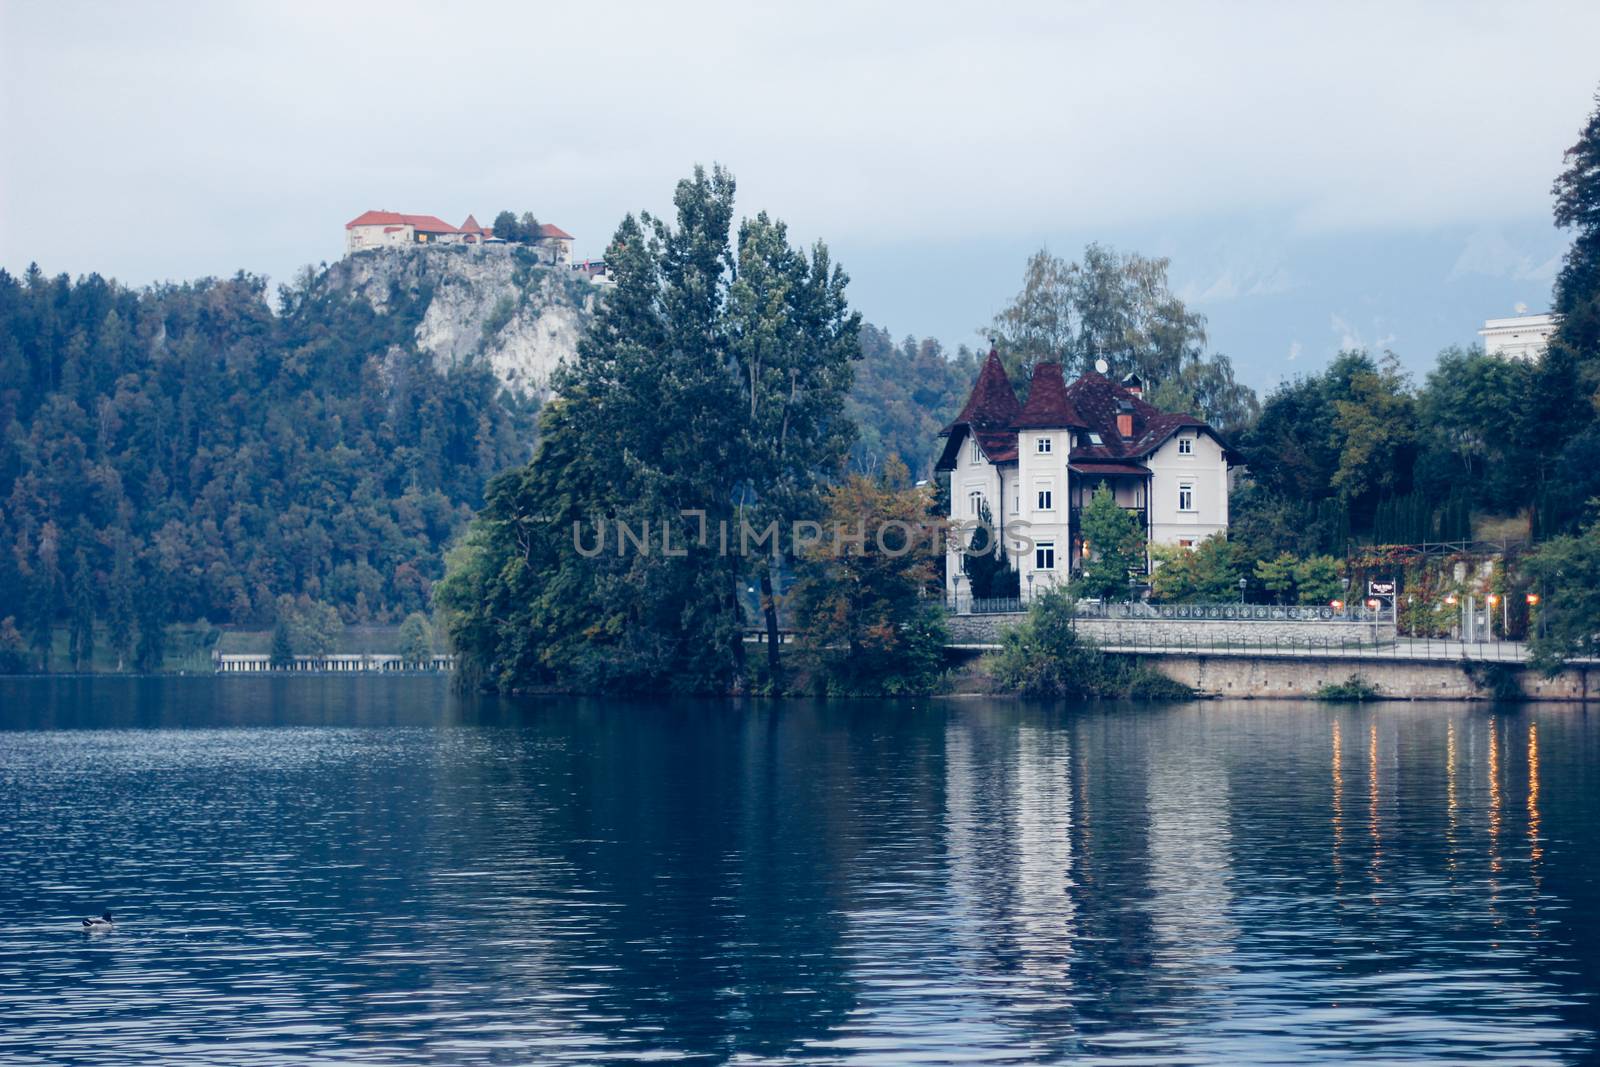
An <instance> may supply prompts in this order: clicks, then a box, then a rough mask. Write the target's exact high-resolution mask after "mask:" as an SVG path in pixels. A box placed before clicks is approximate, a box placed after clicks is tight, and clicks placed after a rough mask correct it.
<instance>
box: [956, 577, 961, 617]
mask: <svg viewBox="0 0 1600 1067" xmlns="http://www.w3.org/2000/svg"><path fill="white" fill-rule="evenodd" d="M955 586H956V614H957V615H960V614H961V572H960V571H957V572H956V580H955Z"/></svg>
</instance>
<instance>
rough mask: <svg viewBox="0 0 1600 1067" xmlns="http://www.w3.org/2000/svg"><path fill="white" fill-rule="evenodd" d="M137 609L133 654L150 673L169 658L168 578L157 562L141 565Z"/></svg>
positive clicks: (139, 663) (146, 671)
mask: <svg viewBox="0 0 1600 1067" xmlns="http://www.w3.org/2000/svg"><path fill="white" fill-rule="evenodd" d="M141 570H142V571H143V573H142V574H141V576H140V582H139V593H138V598H137V600H136V609H135V610H136V612H137V614H138V619H139V645H138V647H137V649H135V653H134V665H135V666H137V667H138V669H139V670H140V671H143V672H144V673H146V674H151V673H154V672H156V671H159V670H161V668H162V667H163V666H164V665H165V664H166V657H167V620H168V618H169V616H168V614H167V612H168V601H167V580H166V576H165V574H163V573H162V570H161V568H160V566H159V564H157V563H156V562H154V561H146V563H145V565H144V566H143V567H141Z"/></svg>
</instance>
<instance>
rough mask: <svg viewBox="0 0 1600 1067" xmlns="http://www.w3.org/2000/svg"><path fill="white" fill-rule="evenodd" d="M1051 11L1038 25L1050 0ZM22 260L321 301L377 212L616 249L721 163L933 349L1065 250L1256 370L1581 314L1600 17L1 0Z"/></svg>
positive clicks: (5, 101)
mask: <svg viewBox="0 0 1600 1067" xmlns="http://www.w3.org/2000/svg"><path fill="white" fill-rule="evenodd" d="M1013 8H1015V9H1013ZM0 12H3V15H0V92H3V98H0V106H3V115H0V122H3V129H0V134H3V136H4V144H5V146H6V147H5V151H4V155H3V161H0V265H3V266H5V267H6V268H8V269H10V270H13V271H16V270H19V269H21V268H23V267H25V266H26V265H27V264H28V263H29V262H30V261H34V260H37V261H38V262H39V264H40V265H41V266H42V267H43V268H44V269H46V270H48V271H52V272H54V271H67V272H69V273H72V274H80V273H85V272H88V271H99V272H101V273H103V274H107V275H112V276H115V277H117V278H119V279H122V280H124V281H126V282H130V283H141V284H142V283H145V282H149V281H152V280H157V279H177V278H186V277H192V276H197V275H202V274H226V273H232V272H233V271H235V270H238V269H241V268H243V269H246V270H251V271H256V272H264V273H267V274H269V275H271V276H273V277H274V278H277V279H284V278H287V277H288V276H289V274H290V273H292V271H293V270H294V269H295V268H296V267H297V266H299V265H300V264H303V263H306V262H316V261H319V260H325V259H332V258H334V257H336V256H338V255H339V254H340V252H341V250H342V239H343V229H342V227H343V224H344V222H345V221H347V220H348V219H349V218H351V217H353V216H354V215H356V214H358V213H359V212H361V211H362V210H365V209H367V208H376V207H385V208H390V209H395V210H405V211H414V212H427V213H432V214H438V215H441V216H443V217H444V218H446V219H447V220H449V221H451V222H459V221H461V219H462V218H463V217H464V216H465V215H466V214H467V213H468V212H473V213H476V215H477V216H478V218H479V219H480V220H481V221H484V222H488V221H489V220H490V218H491V217H492V216H493V215H494V213H495V212H496V211H498V210H500V209H501V208H506V207H510V208H515V209H517V210H523V209H531V210H533V211H534V212H535V213H536V214H537V215H538V216H539V217H540V218H541V219H543V220H547V221H552V222H556V223H558V224H559V225H561V226H563V227H564V228H566V229H568V230H570V231H571V232H573V233H574V234H576V235H577V238H578V242H577V245H578V247H577V251H578V254H579V255H580V256H584V255H598V254H600V253H601V251H602V250H603V248H604V245H605V242H606V238H607V237H608V236H609V234H610V233H611V231H612V230H613V228H614V227H615V225H616V223H617V221H618V219H619V218H620V217H621V215H622V214H623V213H624V212H626V211H629V210H636V209H638V208H651V209H661V208H663V207H665V206H666V205H667V203H668V201H669V198H670V194H671V188H672V184H673V182H674V181H675V180H676V179H677V178H679V177H680V176H682V175H683V174H684V173H686V172H687V171H688V170H689V168H690V167H691V166H692V165H693V164H694V163H695V162H707V163H709V162H711V161H720V162H722V163H725V164H727V165H728V166H729V167H730V168H732V170H733V171H734V173H735V174H736V175H737V177H738V179H739V183H740V207H741V210H742V211H744V212H746V213H753V212H754V211H756V210H758V209H761V208H765V209H768V210H770V211H772V212H774V213H775V214H777V215H778V216H780V217H782V218H784V219H787V220H788V221H789V223H790V224H791V227H792V228H793V229H794V230H795V231H796V232H797V233H798V234H799V235H801V236H803V237H805V238H807V239H810V238H815V237H820V238H823V239H825V240H827V241H828V242H829V244H830V245H831V246H832V247H833V249H834V252H835V254H836V256H837V257H838V258H839V259H840V260H842V261H843V263H844V264H845V266H846V268H847V269H848V270H849V271H850V272H851V274H852V276H853V278H854V284H853V286H852V291H853V294H854V300H855V303H856V304H857V306H858V307H860V308H861V310H862V311H863V312H864V313H865V314H866V315H867V317H868V318H869V319H870V320H872V321H875V322H880V323H882V324H883V325H885V326H887V327H889V328H890V329H892V330H894V331H895V332H896V333H908V332H909V333H917V334H932V335H935V336H938V337H940V338H942V339H943V340H945V341H946V342H947V343H950V344H954V343H957V342H961V341H972V340H974V339H975V338H976V336H977V335H976V334H975V332H974V330H975V328H976V327H977V326H978V325H979V324H981V323H983V322H985V321H987V320H988V319H989V318H990V316H991V315H992V314H993V313H994V311H995V310H996V309H997V308H998V307H1000V306H1001V305H1002V304H1003V303H1004V302H1005V300H1006V299H1007V297H1008V296H1009V295H1010V294H1011V293H1012V292H1014V291H1015V289H1016V288H1017V285H1018V282H1019V279H1020V273H1021V268H1022V261H1023V259H1024V257H1025V256H1026V254H1027V253H1028V251H1029V250H1031V249H1033V248H1036V247H1038V246H1039V245H1040V244H1042V243H1048V244H1049V245H1050V246H1051V247H1052V248H1053V249H1055V250H1057V251H1059V252H1062V253H1068V254H1075V253H1076V252H1077V250H1078V249H1080V248H1081V246H1082V244H1083V243H1085V242H1086V241H1089V240H1102V241H1107V242H1110V243H1113V244H1116V245H1118V246H1119V247H1124V248H1135V249H1138V250H1141V251H1145V252H1147V253H1151V254H1163V255H1169V256H1171V257H1172V259H1173V277H1174V282H1175V284H1177V285H1178V286H1180V287H1181V289H1182V291H1183V292H1184V293H1185V295H1186V296H1187V297H1189V298H1190V299H1192V300H1194V301H1195V303H1196V304H1197V306H1199V307H1200V309H1201V310H1203V311H1205V312H1206V313H1207V314H1208V315H1209V316H1210V318H1211V322H1212V341H1213V344H1214V346H1215V347H1217V348H1219V349H1221V350H1224V351H1228V352H1230V353H1231V354H1232V355H1233V356H1234V357H1235V359H1236V360H1237V361H1238V362H1239V363H1240V364H1241V366H1243V367H1244V368H1245V369H1246V372H1247V377H1248V378H1249V379H1250V380H1252V381H1253V382H1254V383H1255V384H1257V385H1263V386H1264V385H1268V384H1270V383H1271V381H1272V380H1273V379H1274V378H1276V377H1277V376H1278V375H1280V374H1284V373H1298V372H1301V371H1304V370H1308V369H1315V367H1316V366H1318V365H1320V364H1321V363H1322V362H1323V361H1325V359H1326V357H1327V355H1328V354H1330V353H1331V352H1332V351H1333V350H1335V349H1336V348H1337V347H1338V346H1339V345H1340V344H1341V343H1345V342H1347V341H1354V342H1358V343H1365V344H1380V343H1388V344H1392V345H1394V346H1396V347H1397V348H1398V349H1399V350H1401V351H1402V353H1403V354H1404V355H1405V356H1406V358H1407V360H1408V362H1410V363H1411V364H1412V365H1413V366H1416V367H1419V368H1420V367H1423V366H1425V365H1426V364H1427V363H1428V362H1429V361H1431V357H1432V354H1433V352H1434V351H1435V350H1436V349H1437V348H1438V347H1440V346H1441V345H1443V344H1447V343H1453V342H1461V343H1466V342H1469V341H1471V340H1472V339H1473V337H1474V334H1473V331H1474V329H1475V328H1476V327H1477V325H1479V324H1480V323H1481V320H1482V319H1483V318H1484V317H1485V316H1487V315H1498V314H1508V313H1510V310H1511V305H1512V304H1513V303H1515V302H1517V301H1522V302H1526V303H1528V304H1530V305H1532V306H1533V307H1535V308H1536V309H1538V308H1543V307H1544V306H1545V305H1546V303H1547V301H1548V293H1549V282H1550V277H1551V275H1552V273H1553V271H1554V269H1555V266H1556V265H1557V264H1558V262H1559V260H1558V257H1559V253H1560V251H1561V249H1562V247H1563V241H1562V239H1561V237H1560V235H1559V234H1557V233H1556V232H1555V231H1554V230H1553V229H1551V227H1550V224H1549V187H1550V182H1551V180H1552V178H1553V177H1554V175H1555V174H1556V172H1557V171H1558V169H1559V168H1560V163H1561V152H1562V150H1563V149H1564V148H1565V147H1566V146H1567V145H1568V144H1570V143H1571V142H1572V140H1573V139H1574V138H1575V135H1576V132H1577V130H1578V128H1579V126H1580V125H1581V123H1582V122H1583V119H1584V116H1585V115H1586V114H1587V113H1588V111H1589V110H1590V109H1591V107H1592V106H1593V94H1594V92H1595V89H1596V85H1597V83H1600V61H1597V59H1596V56H1597V55H1600V50H1597V49H1596V47H1595V45H1596V42H1597V41H1600V6H1597V5H1594V4H1592V3H1588V4H1570V5H1543V6H1540V5H1525V4H1524V5H1515V6H1511V5H1505V6H1494V5H1461V4H1452V5H1438V6H1433V5H1422V6H1415V7H1409V8H1405V9H1403V10H1396V5H1392V4H1381V5H1372V6H1369V7H1364V6H1359V5H1352V4H1340V5H1338V6H1336V7H1335V6H1333V5H1329V8H1328V10H1327V11H1325V12H1321V13H1318V12H1313V11H1309V10H1305V9H1304V8H1303V6H1301V5H1282V4H1263V5H1245V4H1226V5H1223V4H1217V5H1209V6H1205V7H1202V6H1200V5H1181V6H1177V5H1172V6H1169V5H1143V4H1134V3H1105V4H1098V3H1088V4H1040V5H1038V6H1037V7H1035V8H1033V9H1031V10H1024V9H1023V8H1022V7H1021V6H1020V5H999V4H995V5H974V4H971V3H960V4H934V3H922V4H916V5H909V4H908V5H897V6H887V5H884V6H878V5H870V4H863V3H847V4H826V3H809V4H806V5H803V6H799V5H797V6H796V7H795V8H794V9H793V10H791V11H786V12H773V11H767V10H762V9H761V5H753V4H749V3H739V4H726V5H704V4H702V5H694V6H685V5H674V4H663V3H648V4H634V3H607V4H562V5H554V4H537V5H523V4H516V5H504V6H500V5H488V4H483V5H471V4H451V5H410V4H404V3H383V4H374V5H357V4H345V3H329V2H326V0H324V2H321V3H314V4H292V3H288V4H285V3H274V4H270V5H269V4H259V5H250V6H243V5H222V4H207V5H201V4H194V5H149V4H109V3H106V4H82V3H27V2H18V0H3V3H0Z"/></svg>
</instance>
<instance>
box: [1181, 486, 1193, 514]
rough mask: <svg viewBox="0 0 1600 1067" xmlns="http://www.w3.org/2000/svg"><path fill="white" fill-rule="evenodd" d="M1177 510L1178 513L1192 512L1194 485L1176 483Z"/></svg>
mask: <svg viewBox="0 0 1600 1067" xmlns="http://www.w3.org/2000/svg"><path fill="white" fill-rule="evenodd" d="M1178 510H1179V511H1193V510H1194V483H1193V482H1179V483H1178Z"/></svg>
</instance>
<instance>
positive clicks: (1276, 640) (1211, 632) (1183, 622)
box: [948, 612, 1395, 649]
mask: <svg viewBox="0 0 1600 1067" xmlns="http://www.w3.org/2000/svg"><path fill="white" fill-rule="evenodd" d="M1025 618H1027V615H1026V614H1025V613H1021V612H1019V613H1016V614H1005V615H951V616H950V617H949V619H948V625H949V627H950V640H951V642H952V643H953V644H957V645H993V644H998V643H999V641H1000V629H1001V627H1004V626H1015V625H1016V624H1017V623H1019V622H1021V621H1022V620H1023V619H1025ZM1078 632H1079V633H1080V634H1082V635H1083V636H1085V637H1087V638H1089V639H1090V640H1092V641H1094V642H1095V643H1097V644H1101V645H1107V646H1124V645H1126V646H1161V647H1168V648H1197V649H1208V648H1225V647H1228V646H1233V645H1242V646H1252V645H1253V646H1256V647H1266V648H1272V647H1277V646H1282V647H1284V648H1307V647H1310V648H1316V647H1319V646H1325V647H1332V648H1341V647H1354V646H1356V645H1358V644H1364V645H1369V646H1370V645H1372V644H1373V643H1375V642H1379V641H1393V640H1394V637H1395V630H1394V623H1392V622H1382V623H1379V622H1323V621H1318V622H1312V621H1305V622H1297V621H1291V620H1287V619H1277V620H1271V621H1262V622H1246V621H1243V620H1238V619H1093V618H1083V619H1079V620H1078Z"/></svg>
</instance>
